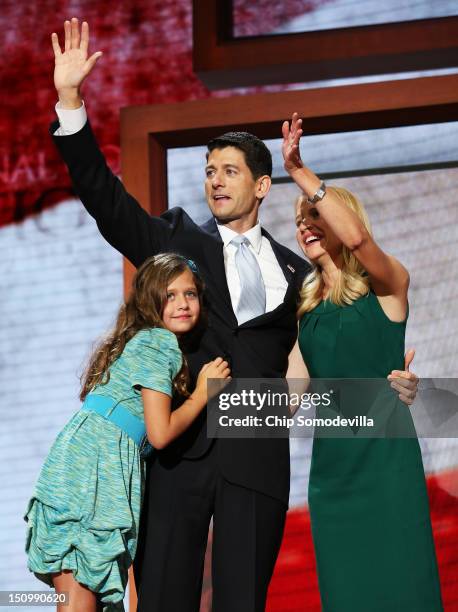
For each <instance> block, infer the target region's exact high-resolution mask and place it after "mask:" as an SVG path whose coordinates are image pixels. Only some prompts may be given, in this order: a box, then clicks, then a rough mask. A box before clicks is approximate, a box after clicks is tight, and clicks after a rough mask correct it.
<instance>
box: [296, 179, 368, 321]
mask: <svg viewBox="0 0 458 612" xmlns="http://www.w3.org/2000/svg"><path fill="white" fill-rule="evenodd" d="M327 190H328V192H329V191H331V192H332V193H333V194H335V195H336V196H337V197H338V198H339V199H340V200H341V201H342V202H343V203H344V204H346V205H347V206H348V207H349V208H350V209H351V210H352V211H353V212H354V213H356V214H357V215H358V217H359V219H360V220H361V221H362V223H363V225H364V227H365V228H366V230H367V231H368V232H369V234H370V235H372V230H371V226H370V223H369V219H368V216H367V213H366V211H365V210H364V206H363V205H362V203H361V202H360V201H359V199H358V198H357V197H356V196H355V195H353V194H352V193H351V192H350V191H348V190H347V189H344V188H343V187H328V188H327ZM299 202H300V203H301V206H303V205H306V206H308V204H306V201H305V196H304V195H301V196H299V197H298V198H297V200H296V208H297V206H298V204H299ZM342 257H343V267H342V270H341V271H340V273H339V276H338V279H337V282H336V283H335V284H334V286H333V287H332V289H331V291H330V293H329V294H328V296H327V299H328V300H329V301H331V302H333V303H334V304H338V305H339V306H343V305H344V304H351V303H352V302H354V301H355V300H356V299H358V298H359V297H361V296H362V295H366V294H367V293H369V279H368V277H367V274H366V271H365V269H364V268H363V266H362V265H361V264H360V263H359V261H358V260H357V259H356V257H355V256H354V255H353V253H352V252H351V251H350V249H349V248H348V247H346V246H345V245H344V246H343V247H342ZM323 289H324V281H323V276H322V272H321V268H320V267H319V266H318V265H316V264H315V265H314V269H313V270H312V271H311V272H310V273H309V274H308V275H307V276H306V277H305V279H304V282H303V284H302V289H301V291H300V303H299V309H298V311H297V315H298V317H301V316H302V315H303V314H304V312H309V311H310V310H313V308H315V306H317V305H318V304H319V303H320V302H321V300H322V299H323V298H322V296H323Z"/></svg>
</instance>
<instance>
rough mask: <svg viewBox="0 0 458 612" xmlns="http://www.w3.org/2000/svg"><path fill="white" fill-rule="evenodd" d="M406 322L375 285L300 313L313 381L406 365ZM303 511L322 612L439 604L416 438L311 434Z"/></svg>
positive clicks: (398, 409) (425, 608)
mask: <svg viewBox="0 0 458 612" xmlns="http://www.w3.org/2000/svg"><path fill="white" fill-rule="evenodd" d="M405 327H406V322H402V323H396V322H393V321H390V320H389V319H388V317H387V316H386V315H385V313H384V311H383V309H382V307H381V306H380V303H379V301H378V299H377V297H376V296H375V294H374V293H373V292H372V291H371V292H369V293H368V294H367V295H366V296H363V297H360V298H359V299H357V300H355V301H354V302H353V303H352V304H350V305H346V306H343V307H340V306H337V305H335V304H333V303H331V302H328V301H322V302H321V303H320V304H319V305H318V306H317V307H316V308H315V309H314V310H312V311H311V312H308V313H305V314H304V316H303V317H302V319H301V322H300V326H299V345H300V348H301V352H302V355H303V357H304V361H305V363H306V364H307V367H308V369H309V373H310V376H311V378H373V379H375V378H379V379H384V378H386V376H387V375H388V374H389V373H390V372H391V370H394V369H397V370H403V369H404V336H405ZM381 384H383V383H381ZM389 392H390V393H391V397H393V398H394V399H393V400H392V402H394V403H395V404H397V405H396V406H395V410H394V414H395V416H396V417H399V418H400V420H401V421H404V425H405V422H406V421H410V427H413V424H412V422H411V417H410V413H409V410H408V407H407V406H406V405H405V404H403V403H402V402H401V401H400V400H398V399H396V396H395V395H394V393H392V392H391V391H389ZM350 410H351V408H350ZM391 411H392V412H393V410H392V409H391ZM408 424H409V423H408ZM413 431H414V430H413ZM309 508H310V516H311V523H312V535H313V541H314V547H315V555H316V561H317V571H318V581H319V587H320V594H321V600H322V606H323V612H369V611H370V612H440V611H442V610H443V606H442V602H441V594H440V585H439V577H438V570H437V562H436V556H435V550H434V542H433V536H432V529H431V521H430V515H429V504H428V496H427V491H426V482H425V476H424V470H423V463H422V458H421V452H420V447H419V444H418V440H417V438H416V437H415V436H413V437H410V438H400V437H397V438H394V437H388V438H375V437H373V438H369V437H366V438H362V437H359V438H358V437H356V438H351V437H344V438H340V439H338V438H330V437H318V434H316V435H315V438H314V441H313V451H312V463H311V470H310V481H309Z"/></svg>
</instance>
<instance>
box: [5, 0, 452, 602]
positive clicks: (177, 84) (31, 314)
mask: <svg viewBox="0 0 458 612" xmlns="http://www.w3.org/2000/svg"><path fill="white" fill-rule="evenodd" d="M253 4H254V3H252V2H250V1H249V0H238V1H237V3H236V9H237V19H236V23H237V24H238V25H239V27H240V28H241V29H240V33H241V34H243V35H245V34H250V33H257V32H256V27H257V26H256V22H257V21H256V19H255V20H254V21H253V19H252V12H253V11H252V7H253ZM274 4H275V7H274V6H273V5H274ZM364 4H365V3H364V2H362V0H360V1H359V2H357V3H356V4H355V3H353V2H352V3H351V6H350V4H349V3H348V2H343V1H342V0H341V1H333V0H322V1H319V0H318V1H314V2H304V1H298V0H288V1H286V2H282V3H268V2H262V3H259V5H263V9H264V10H263V26H264V28H263V31H264V32H267V33H268V32H273V31H275V29H276V28H278V29H283V30H285V29H286V31H293V30H294V29H296V27H298V26H297V23H298V22H297V19H298V18H299V17H301V18H307V17H308V16H312V18H313V20H314V24H315V25H316V24H319V23H321V24H326V23H327V21H326V20H327V19H329V15H330V11H331V12H332V10H334V11H335V12H334V13H333V14H334V17H333V18H335V19H339V15H341V16H342V15H344V14H345V19H349V20H350V22H349V23H348V21H346V22H345V23H346V25H351V24H352V23H356V22H357V19H358V15H360V14H361V10H360V9H361V7H362V6H363V5H364ZM427 4H430V3H427V2H423V3H422V1H421V0H419V1H418V2H416V3H415V5H414V6H412V7H411V8H410V9H409V10H410V11H413V10H415V9H416V7H417V9H418V10H419V11H420V13H419V14H418V16H420V17H421V16H423V14H422V13H421V11H423V10H424V6H425V5H427ZM437 4H440V3H437ZM442 4H444V3H442ZM452 4H453V3H452ZM397 6H398V5H397ZM372 10H373V9H372ZM393 10H394V9H393ZM403 10H404V12H405V10H406V9H405V7H403ZM339 11H343V13H342V12H341V13H339ZM409 15H412V16H414V14H413V13H412V12H409ZM72 16H78V17H79V18H81V19H86V20H88V21H89V22H90V25H91V27H92V32H93V34H94V36H93V49H94V50H96V49H102V50H103V51H104V52H105V53H104V57H103V59H102V60H101V62H100V65H99V66H98V67H97V70H96V73H95V74H94V75H93V77H92V78H91V80H90V81H89V83H88V84H87V86H86V88H85V90H84V98H85V101H86V103H87V106H88V110H89V113H90V116H91V121H92V124H93V126H94V128H95V131H96V134H97V137H98V138H99V141H100V142H101V144H102V147H103V150H104V152H105V153H106V154H107V156H108V158H109V160H110V163H111V165H112V168H113V170H114V171H115V172H117V173H119V108H120V107H122V106H127V105H130V104H149V103H161V102H164V103H166V102H177V101H181V100H190V99H196V98H203V97H207V96H209V95H218V96H221V95H232V94H234V93H237V94H240V95H241V94H243V93H244V92H243V91H237V92H219V93H216V94H215V93H214V94H210V93H209V92H208V91H207V90H206V89H205V87H204V86H203V85H202V84H201V83H200V81H199V80H198V79H197V77H196V76H195V75H194V73H193V72H192V64H191V41H192V37H191V1H190V0H174V1H172V0H166V1H164V0H160V1H158V0H133V1H132V2H129V3H112V2H107V1H106V0H101V1H99V2H97V3H94V2H88V1H85V2H83V1H81V0H74V1H73V2H60V3H58V5H57V9H56V3H55V2H51V1H50V0H48V1H47V2H46V1H40V2H35V3H18V2H13V1H12V0H6V1H4V2H3V3H2V13H1V16H0V24H1V26H2V32H3V37H2V42H1V43H0V49H1V52H2V57H3V58H4V62H2V66H1V67H0V74H1V91H2V98H1V102H0V104H1V113H0V134H1V139H0V203H1V205H0V221H1V228H0V266H1V271H2V274H1V275H0V283H1V286H2V306H1V309H2V311H1V312H2V316H1V317H0V333H1V338H2V343H1V353H0V398H1V403H0V417H1V420H2V426H1V429H0V465H1V467H0V485H1V491H2V504H1V507H0V525H1V527H0V550H1V552H0V590H12V589H20V590H22V589H37V590H43V589H44V588H45V587H44V586H42V584H41V583H39V582H37V581H36V579H35V578H34V577H33V576H31V575H30V574H29V573H28V572H27V570H26V558H25V554H24V552H23V548H24V535H25V523H24V522H23V520H22V515H23V512H24V510H25V506H26V502H27V499H28V497H29V496H30V494H31V492H32V489H33V485H34V482H35V479H36V477H37V475H38V471H39V467H40V465H41V462H42V460H43V458H44V456H45V455H46V452H47V450H48V448H49V446H50V444H51V443H52V441H53V439H54V438H55V436H56V434H57V432H58V431H59V429H60V428H61V427H62V425H63V424H64V423H65V422H66V420H67V419H68V418H69V416H70V415H71V414H72V413H73V412H74V411H75V410H77V409H78V407H79V402H78V399H77V396H78V389H79V381H78V376H79V374H80V373H81V370H82V367H83V365H84V362H85V360H86V358H87V356H88V354H89V352H90V350H91V346H92V345H93V343H94V342H95V341H96V340H97V338H98V337H100V335H101V334H102V333H103V332H104V330H106V329H107V327H108V326H109V325H110V324H111V323H112V321H113V316H114V314H115V312H116V310H117V308H118V306H119V304H120V301H121V299H122V260H121V257H120V255H119V254H118V253H116V252H114V251H113V250H112V249H111V248H110V247H109V246H108V245H107V244H105V242H104V241H103V239H102V238H101V237H100V236H99V234H98V230H97V228H96V226H95V223H94V221H93V220H92V219H91V218H90V217H89V216H88V215H87V214H86V212H85V211H84V210H83V209H82V206H81V204H80V203H79V202H78V201H76V200H75V199H74V198H73V196H72V194H71V190H70V182H69V179H68V176H67V173H66V171H65V168H64V167H63V165H62V163H61V162H60V161H59V159H58V157H57V155H56V152H55V151H54V149H53V145H52V143H51V140H50V138H49V135H48V132H47V126H48V123H49V121H50V120H51V119H52V118H53V111H52V109H53V106H54V104H55V101H56V99H55V93H54V91H53V85H52V70H53V59H52V53H51V49H50V41H49V36H50V33H51V32H52V31H54V30H55V31H59V32H61V30H62V23H63V20H64V19H65V18H70V17H72ZM370 19H371V15H370V14H369V22H370ZM299 27H302V26H299ZM317 27H319V25H318V26H317ZM284 88H285V87H282V88H280V87H270V88H268V89H269V90H271V91H272V90H275V89H278V90H279V89H284ZM266 89H267V88H266ZM250 91H253V90H250ZM240 103H241V104H243V99H242V98H241V99H240ZM292 110H293V109H292ZM438 130H439V131H437V130H436V131H435V132H434V133H430V132H427V131H426V132H421V130H420V131H418V129H415V128H412V129H411V130H405V131H404V132H402V131H398V132H397V136H393V132H391V135H390V134H389V133H388V132H386V133H385V135H384V136H383V138H382V137H381V136H380V134H381V133H379V134H378V137H377V138H376V139H375V140H374V138H373V136H371V135H370V134H366V135H364V134H360V135H356V136H355V135H340V136H335V137H331V136H330V137H327V138H325V137H315V139H310V141H309V142H308V145H306V146H305V147H304V155H305V157H306V158H307V159H308V160H309V162H310V164H311V165H312V167H314V168H315V169H316V170H317V171H319V172H327V173H328V174H331V175H332V173H333V172H334V173H335V174H337V173H338V172H341V171H343V170H344V169H345V171H351V170H360V169H361V168H364V169H366V170H367V171H368V172H369V173H371V176H365V177H358V178H347V179H345V180H342V179H341V180H339V181H337V182H338V183H339V184H342V185H345V186H349V187H351V188H352V189H353V190H354V191H356V192H357V193H358V194H359V195H360V196H361V197H362V199H363V201H365V202H366V203H367V205H368V209H369V213H370V215H371V218H372V220H373V224H374V229H375V233H376V236H377V238H378V239H379V240H380V242H381V244H382V245H383V246H384V247H386V248H387V249H388V250H389V251H390V252H392V253H394V254H396V255H397V256H398V257H400V258H401V260H402V261H403V262H404V263H405V264H406V265H407V267H408V268H409V269H410V270H411V273H412V289H411V309H412V314H411V322H410V325H409V331H408V343H409V346H410V345H412V346H415V347H416V348H417V358H416V361H415V371H417V372H418V373H419V374H420V375H422V376H456V363H457V359H456V357H457V351H458V349H457V336H458V321H457V315H456V308H454V304H455V303H456V296H457V293H458V274H457V262H456V248H455V245H456V232H457V230H456V227H457V221H458V219H457V212H456V210H457V209H456V193H457V191H456V187H457V182H458V177H457V171H456V170H435V171H430V172H425V173H419V172H416V173H413V172H405V173H403V174H397V175H393V174H391V175H384V174H374V172H373V171H374V169H376V168H383V167H386V166H400V165H402V164H403V163H411V164H419V163H424V162H425V161H428V160H432V161H436V162H441V161H448V160H450V159H455V160H456V159H457V153H456V142H458V138H457V130H456V126H440V127H438ZM320 138H321V139H320ZM393 139H394V140H393ZM357 143H358V144H357ZM269 144H270V145H271V148H272V150H273V152H274V154H275V160H276V171H275V172H276V176H277V177H280V176H281V168H280V163H279V143H278V142H272V143H269ZM358 147H359V148H358ZM418 155H420V158H419V157H418ZM371 156H372V157H371ZM409 156H410V157H409ZM408 158H409V159H410V162H409V159H408ZM344 161H345V164H344V165H345V168H343V166H342V164H343V162H344ZM169 163H170V168H171V170H173V171H171V172H170V177H169V178H170V204H171V205H177V204H179V205H182V206H184V207H185V208H187V209H188V208H189V209H190V211H191V213H192V214H193V215H194V216H195V218H196V219H201V220H204V219H205V217H206V211H205V204H204V200H203V196H202V180H203V152H202V151H201V150H189V151H183V150H180V151H173V152H171V153H170V159H169ZM365 164H366V165H365ZM183 188H184V189H185V190H183ZM295 193H296V192H295V189H294V187H292V186H290V185H284V184H281V183H278V184H276V185H275V186H274V188H273V190H272V193H271V195H270V196H269V198H268V199H267V200H266V201H265V202H264V203H263V211H262V220H263V223H265V225H266V227H267V229H269V230H270V231H272V233H273V234H274V235H275V236H276V237H277V238H278V239H279V240H281V241H283V242H284V243H285V244H290V245H291V246H292V248H295V247H294V237H293V236H294V226H293V211H292V200H293V199H294V195H295ZM421 442H422V451H423V457H424V461H425V468H426V470H427V472H428V483H429V491H430V499H431V505H432V514H433V523H434V531H435V538H436V543H437V546H438V555H439V561H440V571H441V579H442V584H443V589H444V597H445V600H446V604H447V607H446V609H447V610H448V611H452V610H457V609H458V594H457V591H456V586H455V587H454V583H453V580H454V578H453V577H454V576H456V574H457V569H458V561H457V552H456V551H457V546H456V544H457V542H458V527H457V519H456V517H457V478H456V467H457V465H458V457H457V447H456V441H455V440H453V439H425V440H422V441H421ZM309 457H310V442H309V441H307V440H293V442H292V460H293V481H292V496H291V511H290V515H289V519H288V524H287V529H286V534H285V539H284V543H283V548H282V553H281V556H280V559H279V562H278V564H277V568H276V573H275V577H274V580H273V583H272V587H271V591H270V597H269V610H270V611H272V612H286V610H288V611H297V612H299V611H302V610H304V609H307V610H319V603H318V601H319V600H318V593H317V588H316V578H315V575H314V560H313V551H312V546H311V541H310V530H309V519H308V512H307V497H306V494H307V475H308V469H309ZM455 584H456V582H455ZM203 608H205V609H207V606H206V603H205V599H204V604H203ZM5 609H6V608H5Z"/></svg>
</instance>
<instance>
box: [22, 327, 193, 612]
mask: <svg viewBox="0 0 458 612" xmlns="http://www.w3.org/2000/svg"><path fill="white" fill-rule="evenodd" d="M181 364H182V354H181V351H180V348H179V346H178V341H177V338H176V336H175V334H173V333H172V332H170V331H169V330H167V329H162V328H150V329H142V330H140V331H139V332H137V334H135V336H134V337H133V338H131V339H130V340H129V342H127V344H126V346H125V348H124V350H123V352H122V354H121V355H120V356H119V357H118V359H117V360H116V361H115V362H114V363H113V364H112V366H111V367H110V380H109V381H108V382H107V383H106V384H104V385H98V386H97V387H95V388H94V389H93V391H92V393H95V394H97V395H104V396H108V397H111V398H113V399H116V400H118V401H120V402H122V404H123V405H124V406H125V407H126V408H127V409H128V410H129V412H131V414H133V415H134V416H136V417H138V418H141V419H143V402H142V397H141V387H146V388H148V389H154V390H156V391H161V392H162V393H166V394H167V395H170V396H172V381H173V379H174V377H175V376H176V375H177V373H178V371H179V370H180V368H181ZM143 489H144V463H143V461H142V459H141V457H140V452H139V447H138V446H137V444H136V443H135V442H134V441H133V440H132V438H130V437H129V436H128V435H127V433H125V432H124V431H123V430H122V429H120V428H119V427H118V426H117V425H115V424H114V423H113V422H111V421H108V420H107V419H105V418H104V417H102V416H100V415H99V414H97V413H95V412H91V411H86V410H79V411H78V412H76V413H75V414H74V415H73V417H72V418H71V419H70V420H69V422H68V423H67V424H66V425H65V427H64V428H63V429H62V431H61V432H60V433H59V435H58V436H57V438H56V440H55V442H54V444H53V446H52V448H51V450H50V451H49V454H48V456H47V458H46V460H45V462H44V465H43V467H42V469H41V472H40V475H39V478H38V481H37V483H36V485H35V490H34V492H33V495H32V498H31V499H30V501H29V503H28V506H27V510H26V514H25V517H24V518H25V520H26V521H27V539H26V553H27V555H28V568H29V569H30V571H32V572H34V573H35V575H36V576H37V578H39V579H40V580H42V581H43V582H45V583H46V584H48V585H49V586H52V577H51V575H52V574H53V573H58V572H61V571H62V570H71V571H72V572H73V575H74V578H75V580H77V581H78V582H79V583H80V584H83V585H86V586H87V587H89V588H90V589H91V590H92V591H94V592H96V593H98V594H99V596H100V600H101V602H102V604H103V610H104V612H108V611H111V610H113V611H114V610H117V611H121V610H124V606H123V597H124V592H125V588H126V584H127V577H128V574H127V572H128V569H129V567H130V565H131V564H132V561H133V558H134V556H135V551H136V548H137V538H138V528H139V522H140V509H141V504H142V495H143Z"/></svg>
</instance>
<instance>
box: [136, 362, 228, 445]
mask: <svg viewBox="0 0 458 612" xmlns="http://www.w3.org/2000/svg"><path fill="white" fill-rule="evenodd" d="M229 374H230V370H229V368H228V363H227V361H223V359H222V358H221V357H218V358H217V359H215V360H214V361H211V362H210V363H207V364H205V365H204V366H203V368H202V369H201V371H200V373H199V376H198V377H197V382H196V388H195V390H194V391H193V392H192V393H191V395H190V397H189V398H188V399H187V400H186V401H185V402H183V404H182V405H181V406H180V407H179V408H177V409H176V410H174V411H173V412H172V410H171V403H172V398H171V397H170V396H169V395H167V394H166V393H162V392H161V391H154V390H153V389H147V388H145V387H142V400H143V411H144V416H145V425H146V432H147V435H148V440H149V442H150V443H151V444H152V446H154V448H156V449H158V450H160V449H162V448H164V447H165V446H167V445H168V444H169V443H170V442H171V441H172V440H174V439H175V438H177V437H178V436H180V435H181V434H182V433H183V432H184V431H185V430H186V429H187V428H188V427H189V426H190V425H191V423H192V422H193V421H194V419H195V418H196V417H197V416H198V415H199V414H200V413H201V412H202V410H203V408H204V407H205V406H206V404H207V401H208V394H207V380H208V379H209V378H221V379H227V378H228V377H229Z"/></svg>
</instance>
